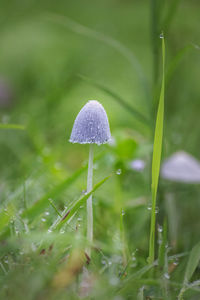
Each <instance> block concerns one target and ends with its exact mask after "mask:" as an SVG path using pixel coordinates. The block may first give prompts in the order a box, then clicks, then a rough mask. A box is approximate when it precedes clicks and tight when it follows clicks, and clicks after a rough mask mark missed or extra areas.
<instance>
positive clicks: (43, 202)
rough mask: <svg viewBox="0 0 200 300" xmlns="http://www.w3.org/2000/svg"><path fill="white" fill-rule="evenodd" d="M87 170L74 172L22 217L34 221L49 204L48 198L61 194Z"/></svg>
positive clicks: (83, 168)
mask: <svg viewBox="0 0 200 300" xmlns="http://www.w3.org/2000/svg"><path fill="white" fill-rule="evenodd" d="M86 169H87V165H85V166H84V167H82V168H80V169H79V170H78V171H76V172H75V173H74V174H73V175H72V176H70V177H68V178H67V179H65V180H64V181H63V182H61V183H60V184H59V185H57V186H56V187H54V188H53V189H52V190H51V191H49V192H48V193H47V194H46V195H44V196H43V197H42V198H41V199H40V200H38V201H37V202H36V203H35V204H34V205H33V206H32V207H30V208H29V209H28V210H26V211H24V213H23V214H22V216H23V217H28V218H29V221H30V220H32V219H34V218H35V217H36V216H37V215H39V214H40V213H42V212H43V210H44V209H45V208H46V206H47V205H48V204H49V198H53V197H56V196H57V195H59V194H60V193H61V192H63V191H64V190H65V189H66V188H67V187H69V186H70V185H71V184H72V183H73V182H74V181H75V180H76V179H77V178H78V177H79V176H80V175H81V174H82V173H83V172H84V171H85V170H86Z"/></svg>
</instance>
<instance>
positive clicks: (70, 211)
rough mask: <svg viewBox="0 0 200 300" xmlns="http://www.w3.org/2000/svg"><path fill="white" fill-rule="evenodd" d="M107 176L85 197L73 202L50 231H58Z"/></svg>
mask: <svg viewBox="0 0 200 300" xmlns="http://www.w3.org/2000/svg"><path fill="white" fill-rule="evenodd" d="M111 176H112V175H110V176H107V177H105V178H104V179H102V180H101V181H100V182H98V183H97V184H95V185H94V187H93V189H92V190H91V191H90V192H89V193H87V194H86V195H83V196H82V197H80V198H79V199H78V200H77V201H75V202H74V203H73V204H72V205H71V207H70V208H69V209H68V210H67V212H66V211H65V213H64V214H63V215H62V218H61V219H60V220H59V221H58V222H57V223H56V225H55V227H53V228H52V227H51V230H55V229H57V230H59V229H60V228H61V227H62V226H63V225H64V224H65V223H66V222H67V221H68V220H69V219H70V218H71V217H72V216H73V215H74V214H75V212H76V211H77V210H78V209H79V208H80V206H81V205H83V204H85V202H86V200H87V199H88V198H89V197H90V195H91V194H93V193H94V192H95V191H96V190H97V189H98V188H99V187H100V186H101V185H102V184H103V183H104V182H106V181H107V180H108V179H109V178H110V177H111Z"/></svg>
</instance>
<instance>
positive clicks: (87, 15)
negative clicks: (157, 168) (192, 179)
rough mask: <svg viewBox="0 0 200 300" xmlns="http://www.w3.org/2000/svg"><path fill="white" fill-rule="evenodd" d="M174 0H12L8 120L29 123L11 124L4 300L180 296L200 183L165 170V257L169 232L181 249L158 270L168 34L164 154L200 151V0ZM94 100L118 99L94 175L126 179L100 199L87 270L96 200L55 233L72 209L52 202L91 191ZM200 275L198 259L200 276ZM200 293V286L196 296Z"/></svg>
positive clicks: (2, 54) (0, 96)
mask: <svg viewBox="0 0 200 300" xmlns="http://www.w3.org/2000/svg"><path fill="white" fill-rule="evenodd" d="M160 2H162V3H160ZM160 2H159V1H156V0H152V1H130V0H123V1H122V0H121V1H120V0H115V1H114V0H112V1H111V0H107V1H106V0H102V1H97V0H93V1H91V0H90V1H89V0H84V1H81V0H76V1H57V2H55V1H51V0H50V1H41V3H40V2H37V1H32V0H29V1H22V0H21V1H14V0H12V1H4V0H2V1H1V3H0V24H1V26H0V123H1V124H6V123H9V124H19V125H23V126H24V127H25V130H18V129H17V128H16V129H14V128H13V129H12V128H10V129H6V128H4V126H2V127H0V166H1V168H0V209H1V210H0V237H1V241H0V243H1V247H0V284H1V290H0V298H1V299H13V300H15V299H16V300H17V299H20V298H21V299H27V300H28V299H56V298H57V299H78V298H79V297H93V298H94V299H115V300H122V299H136V298H137V297H138V299H147V298H145V297H146V296H149V297H152V298H148V299H175V298H176V296H177V295H178V294H179V291H180V289H181V288H182V283H183V280H184V272H185V268H186V264H187V261H188V254H189V253H190V251H191V249H192V247H193V246H194V245H195V244H196V243H197V242H199V226H200V220H199V209H200V189H199V185H187V184H177V183H169V182H167V181H165V180H163V179H161V181H160V185H159V192H158V207H159V209H158V214H157V223H158V224H159V225H160V226H163V224H164V222H165V220H167V226H164V228H165V229H164V230H161V227H159V228H158V229H159V230H158V234H157V235H158V236H157V242H158V243H157V246H156V249H157V250H156V251H157V253H156V257H158V255H159V251H163V250H162V249H161V248H162V247H161V246H159V245H160V244H159V243H160V242H161V240H162V241H163V243H164V242H165V245H164V246H166V245H168V247H167V246H166V250H165V251H164V252H163V253H164V256H165V259H164V260H163V262H164V264H163V265H162V266H161V265H160V266H159V268H156V269H155V270H154V273H153V272H152V271H149V269H148V268H150V267H151V266H150V267H149V266H148V267H146V266H147V262H146V259H147V256H148V243H149V224H150V210H149V209H148V207H149V204H150V202H151V192H150V185H151V177H150V173H151V172H150V170H151V157H152V148H153V130H154V125H155V112H156V109H157V103H158V98H159V92H160V83H161V74H162V73H161V42H160V39H159V35H160V33H161V31H162V30H163V31H164V34H165V39H166V54H167V55H166V57H167V58H166V93H165V129H164V145H163V159H164V158H165V157H168V156H169V155H170V154H172V153H173V152H175V151H177V150H184V151H187V152H189V153H191V154H192V155H194V156H195V157H197V158H200V154H199V113H200V101H199V97H200V85H199V70H200V50H199V49H200V48H199V47H200V26H199V11H200V4H199V1H197V0H196V1H195V0H190V1H186V0H182V1H178V0H176V1H175V0H171V1H160ZM90 99H97V100H99V101H100V102H101V103H102V104H103V106H104V107H105V109H106V111H107V113H108V117H109V121H110V126H111V132H112V136H113V138H114V142H113V144H111V145H103V146H100V147H97V146H96V147H95V153H96V162H95V171H94V181H95V183H97V182H99V181H100V180H101V179H102V178H104V177H106V176H107V175H109V174H110V173H112V172H113V173H114V176H112V177H111V178H110V179H109V180H108V181H106V182H105V183H104V185H102V186H101V187H100V188H99V189H98V190H97V191H96V192H95V195H94V238H95V241H94V250H93V258H92V260H91V263H90V265H89V267H87V266H86V265H85V262H84V258H83V249H84V247H85V244H86V241H85V231H86V230H85V227H86V214H85V206H84V205H83V207H82V208H80V209H79V210H78V211H77V213H76V215H75V216H74V217H73V218H72V219H70V222H68V223H67V224H65V225H64V226H63V227H62V228H61V229H60V231H54V230H52V224H53V223H54V222H55V220H56V219H57V217H59V216H58V213H57V211H56V210H55V208H54V207H53V206H52V204H51V203H53V204H54V205H55V206H56V208H57V210H58V211H59V212H60V213H62V212H63V211H65V210H66V209H67V208H66V207H70V205H71V204H72V203H73V202H74V201H75V200H77V199H78V198H79V197H80V196H81V194H84V190H85V189H86V163H87V156H88V147H87V145H72V144H70V143H69V142H68V139H69V136H70V133H71V128H72V125H73V121H74V119H75V117H76V115H77V113H78V112H79V110H80V109H81V107H82V106H83V105H84V104H85V103H86V102H87V101H88V100H90ZM121 100H122V102H123V103H122V102H121ZM124 103H125V104H124ZM127 105H128V106H127ZM134 159H142V160H143V161H145V169H144V170H143V171H142V172H137V171H135V170H133V169H131V167H130V163H131V161H132V160H134ZM41 199H42V200H41ZM38 200H40V201H41V202H40V203H42V204H41V205H40V206H38V207H36V209H35V210H34V209H33V210H31V209H32V207H33V205H34V203H35V202H36V201H38ZM166 227H167V229H166ZM165 235H167V239H165ZM166 240H167V241H168V242H166ZM163 243H161V244H162V245H163ZM159 247H160V248H159ZM158 249H161V250H158ZM177 254H178V255H177ZM169 257H171V258H169ZM198 276H199V270H198V268H197V270H196V272H195V273H194V274H193V277H192V279H191V278H190V279H191V280H192V281H193V282H194V281H196V280H197V279H198ZM198 293H199V290H198V285H197V284H196V285H194V286H193V287H191V289H190V290H189V291H187V292H186V293H185V299H199V294H198ZM192 297H193V298H192ZM195 297H196V298H195Z"/></svg>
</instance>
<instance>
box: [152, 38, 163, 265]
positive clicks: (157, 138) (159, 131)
mask: <svg viewBox="0 0 200 300" xmlns="http://www.w3.org/2000/svg"><path fill="white" fill-rule="evenodd" d="M162 62H163V76H162V86H161V92H160V99H159V104H158V112H157V118H156V126H155V135H154V146H153V159H152V185H151V190H152V209H151V228H150V241H149V258H148V262H149V263H150V264H152V263H153V261H154V255H155V254H154V252H155V225H156V197H157V189H158V180H159V173H160V161H161V152H162V140H163V121H164V92H165V40H164V36H163V37H162Z"/></svg>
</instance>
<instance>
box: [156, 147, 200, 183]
mask: <svg viewBox="0 0 200 300" xmlns="http://www.w3.org/2000/svg"><path fill="white" fill-rule="evenodd" d="M161 176H162V177H163V178H165V179H168V180H170V181H176V182H184V183H200V162H199V161H198V160H197V159H195V158H194V157H193V156H192V155H190V154H188V153H186V152H184V151H178V152H176V153H174V154H173V155H172V156H171V157H169V158H168V159H166V160H165V161H164V163H163V165H162V168H161Z"/></svg>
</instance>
